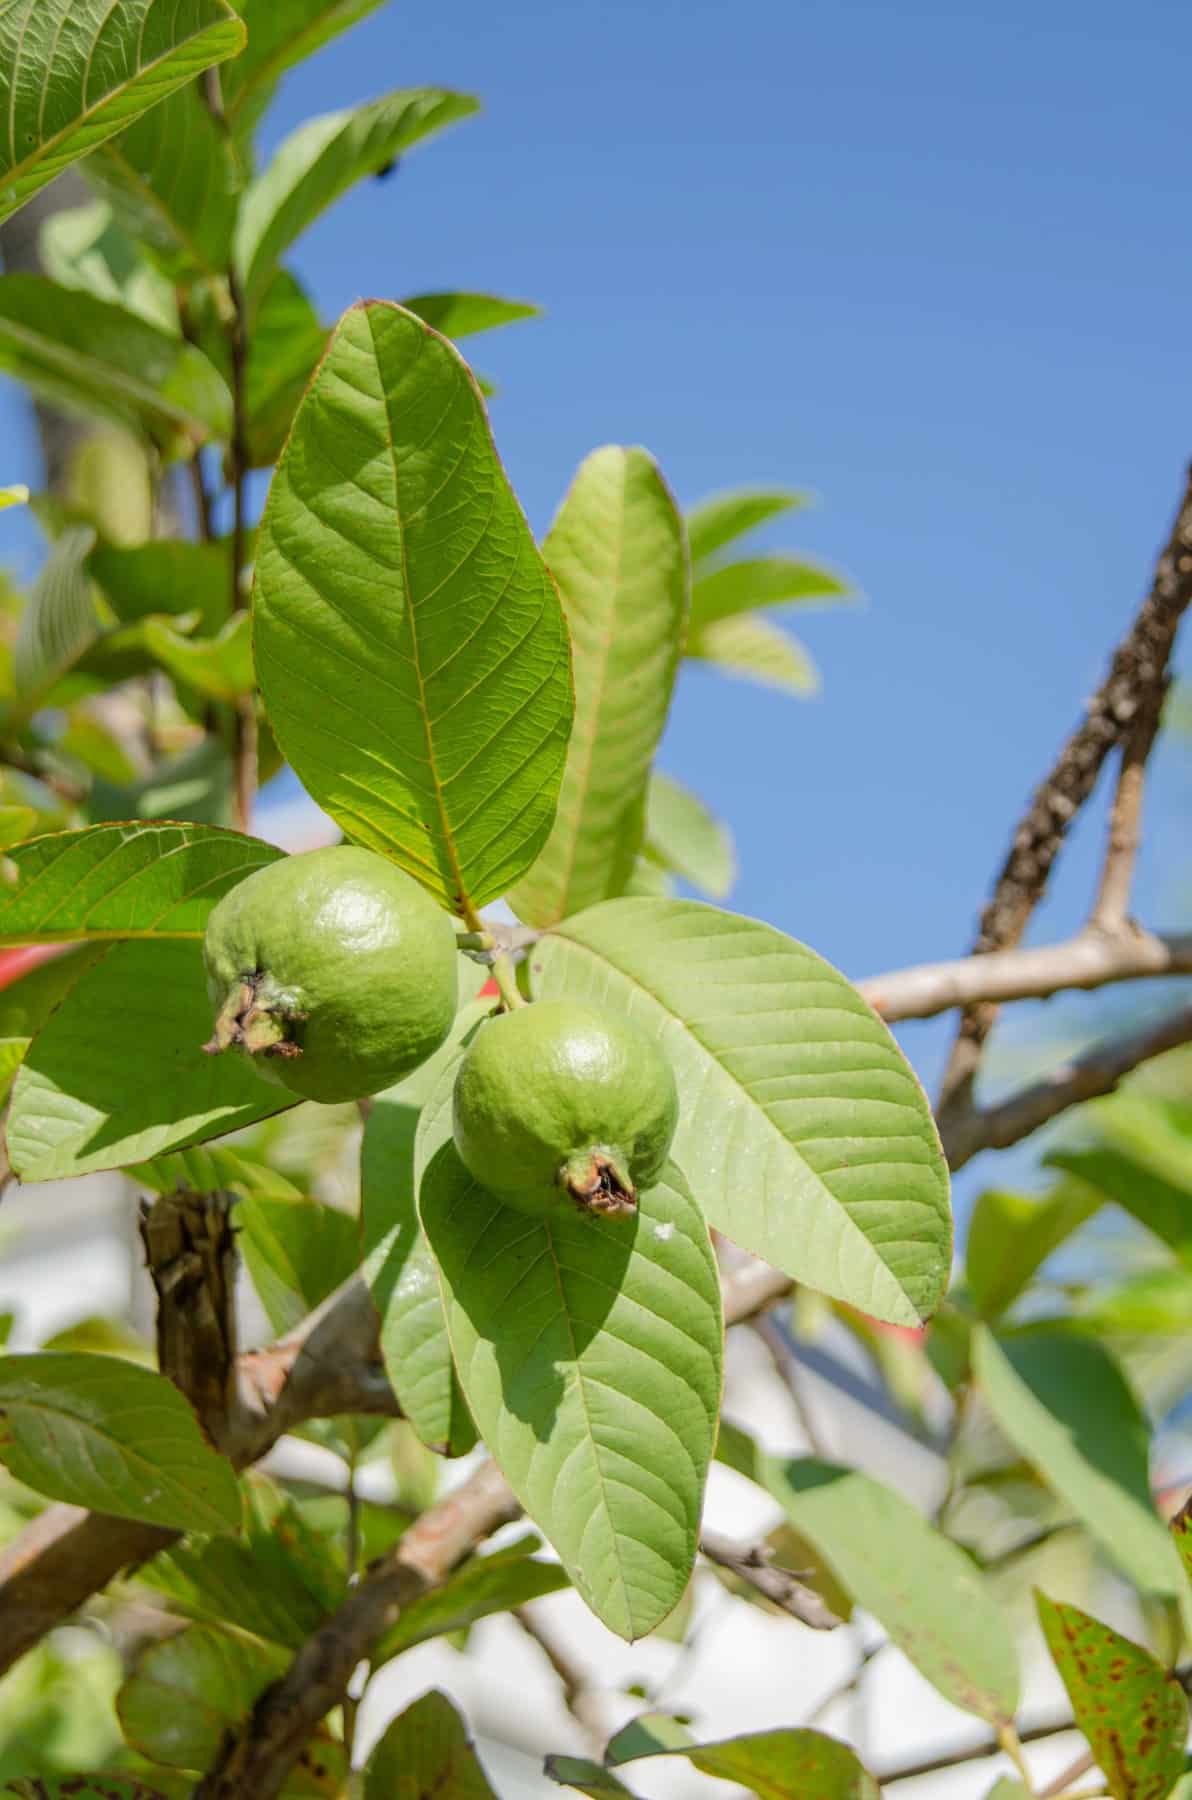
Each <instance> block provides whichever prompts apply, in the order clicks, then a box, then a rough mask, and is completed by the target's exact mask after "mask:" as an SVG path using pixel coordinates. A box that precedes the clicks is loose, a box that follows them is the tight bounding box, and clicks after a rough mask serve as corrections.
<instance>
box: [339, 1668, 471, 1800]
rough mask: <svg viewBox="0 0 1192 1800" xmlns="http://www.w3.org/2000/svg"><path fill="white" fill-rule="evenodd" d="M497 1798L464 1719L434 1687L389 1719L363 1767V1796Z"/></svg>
mask: <svg viewBox="0 0 1192 1800" xmlns="http://www.w3.org/2000/svg"><path fill="white" fill-rule="evenodd" d="M429 1794H433V1795H434V1796H435V1800H496V1796H495V1795H494V1793H493V1790H492V1788H491V1787H490V1786H489V1784H488V1781H487V1779H486V1777H485V1773H484V1770H483V1769H482V1768H481V1766H480V1761H479V1758H478V1757H477V1755H476V1752H475V1750H474V1749H473V1747H472V1740H471V1738H470V1737H469V1736H468V1733H467V1728H466V1727H465V1725H464V1722H463V1720H462V1719H461V1718H460V1716H459V1714H458V1713H457V1712H456V1710H455V1708H454V1707H453V1706H452V1704H451V1702H450V1700H449V1699H448V1698H447V1696H446V1694H441V1693H440V1692H439V1691H438V1689H437V1688H432V1689H431V1691H430V1693H428V1694H423V1696H422V1698H421V1699H420V1700H415V1702H414V1704H413V1705H412V1706H407V1708H406V1710H405V1712H404V1713H401V1714H399V1716H398V1717H397V1718H396V1719H394V1721H393V1723H392V1724H391V1725H390V1726H389V1728H388V1730H387V1731H386V1733H385V1735H384V1737H383V1738H382V1739H381V1741H380V1743H379V1744H378V1745H377V1746H376V1749H375V1750H374V1751H373V1753H372V1755H371V1756H370V1757H369V1759H368V1762H367V1764H366V1766H365V1770H364V1800H424V1797H425V1796H426V1795H429Z"/></svg>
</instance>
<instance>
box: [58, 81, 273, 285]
mask: <svg viewBox="0 0 1192 1800" xmlns="http://www.w3.org/2000/svg"><path fill="white" fill-rule="evenodd" d="M87 174H88V177H89V178H90V180H91V182H92V183H93V185H95V186H97V187H98V188H99V190H100V192H101V193H102V194H103V195H104V196H105V197H106V199H107V201H108V203H109V205H110V206H111V208H112V212H113V215H114V216H115V218H116V220H117V221H118V222H119V224H120V225H122V226H123V228H124V229H125V230H126V231H127V232H128V233H129V235H130V237H132V238H134V239H135V240H136V241H137V242H138V243H139V244H142V245H143V246H144V247H145V248H146V249H147V250H148V251H149V253H150V255H151V256H152V258H153V260H154V262H155V263H156V264H157V266H158V267H159V268H160V269H161V271H162V273H163V274H165V275H166V276H168V278H169V279H170V280H171V281H174V282H178V283H184V282H190V281H194V280H196V279H197V278H200V277H205V278H206V279H208V280H217V281H221V282H222V281H223V280H224V279H225V277H226V273H227V267H228V259H229V256H230V253H231V246H232V234H233V232H234V231H235V228H236V208H237V196H238V194H239V191H240V188H241V185H242V183H243V175H242V172H241V168H240V163H239V158H238V157H237V155H236V151H235V148H234V145H233V143H232V141H231V139H230V138H229V136H228V133H227V132H226V130H225V129H224V128H223V127H222V125H220V123H219V122H218V121H217V120H216V118H215V115H214V114H213V112H212V111H211V108H210V107H209V106H208V105H207V103H206V100H205V99H204V97H203V95H202V94H201V93H200V92H199V87H198V84H197V83H191V84H190V85H189V86H187V87H185V88H183V89H181V90H180V91H179V92H178V93H176V94H171V96H170V98H169V99H168V100H166V101H164V102H163V103H162V104H161V105H160V106H155V107H153V108H152V110H151V111H149V112H147V113H145V114H144V116H143V117H142V118H140V119H138V120H137V122H136V124H135V125H132V126H130V128H129V129H128V130H127V131H122V132H121V133H120V134H119V136H118V137H113V138H109V139H108V141H107V142H106V143H105V144H104V145H103V146H102V148H101V149H99V150H97V151H96V153H95V155H94V156H93V157H92V158H91V160H90V162H89V163H88V164H87Z"/></svg>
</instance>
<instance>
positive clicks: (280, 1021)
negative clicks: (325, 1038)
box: [203, 973, 306, 1058]
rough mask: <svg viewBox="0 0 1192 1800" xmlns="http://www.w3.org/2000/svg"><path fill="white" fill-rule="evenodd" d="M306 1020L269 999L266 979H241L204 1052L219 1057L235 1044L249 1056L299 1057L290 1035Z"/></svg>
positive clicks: (300, 1048) (276, 1001)
mask: <svg viewBox="0 0 1192 1800" xmlns="http://www.w3.org/2000/svg"><path fill="white" fill-rule="evenodd" d="M305 1017H306V1015H305V1013H301V1012H296V1011H295V1010H294V1009H293V1008H292V1007H288V1006H286V1005H285V1004H284V1003H283V1002H280V1001H278V1000H276V999H271V998H270V997H269V994H268V978H267V977H266V976H264V975H262V974H259V973H258V974H253V975H244V976H242V977H241V979H240V982H239V984H238V985H237V986H235V987H233V988H232V989H231V990H230V991H229V993H228V997H227V999H226V1000H225V1001H224V1003H223V1005H222V1006H221V1007H220V1009H219V1012H218V1013H217V1014H216V1019H215V1029H214V1031H213V1032H212V1034H211V1036H210V1038H208V1040H207V1042H206V1043H205V1044H204V1045H203V1049H204V1050H205V1051H206V1052H207V1054H208V1056H218V1055H219V1053H220V1051H221V1050H229V1049H231V1047H232V1045H233V1044H234V1045H235V1046H236V1047H237V1049H240V1050H244V1051H245V1052H247V1054H248V1055H249V1056H281V1057H287V1058H293V1057H296V1056H301V1055H302V1045H301V1044H299V1043H296V1042H295V1040H294V1038H293V1037H292V1036H291V1035H290V1033H291V1032H292V1031H293V1029H294V1027H295V1026H296V1025H300V1024H301V1023H302V1020H303V1019H304V1018H305Z"/></svg>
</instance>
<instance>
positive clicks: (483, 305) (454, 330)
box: [401, 293, 542, 338]
mask: <svg viewBox="0 0 1192 1800" xmlns="http://www.w3.org/2000/svg"><path fill="white" fill-rule="evenodd" d="M401 304H402V305H403V306H404V307H405V309H406V311H407V312H412V313H417V314H418V317H419V318H420V319H425V320H426V323H427V324H428V325H433V326H434V328H435V330H436V331H441V332H442V333H443V336H444V337H449V338H461V337H471V336H472V335H473V333H475V332H478V331H493V330H494V329H495V328H496V327H497V326H498V325H514V324H516V323H517V321H518V320H519V319H536V318H537V317H538V315H539V314H540V313H541V311H542V308H541V307H540V306H534V305H532V304H531V303H530V302H529V301H528V300H502V299H501V297H500V295H498V294H467V293H457V294H452V293H447V294H413V295H410V296H409V297H408V298H403V300H402V302H401Z"/></svg>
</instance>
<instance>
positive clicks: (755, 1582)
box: [699, 1531, 841, 1631]
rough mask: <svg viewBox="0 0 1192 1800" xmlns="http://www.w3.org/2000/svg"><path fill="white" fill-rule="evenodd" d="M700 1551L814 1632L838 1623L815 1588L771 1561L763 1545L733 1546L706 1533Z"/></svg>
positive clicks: (719, 1536)
mask: <svg viewBox="0 0 1192 1800" xmlns="http://www.w3.org/2000/svg"><path fill="white" fill-rule="evenodd" d="M699 1547H700V1549H701V1550H702V1551H703V1553H704V1555H705V1556H706V1557H707V1558H708V1561H709V1562H714V1563H716V1564H717V1565H718V1566H719V1567H720V1568H722V1569H727V1570H728V1571H729V1573H730V1574H733V1575H735V1576H737V1578H738V1580H740V1581H746V1582H748V1583H749V1586H750V1587H752V1588H756V1589H757V1591H758V1593H759V1594H762V1595H763V1596H764V1597H765V1598H766V1599H767V1600H769V1601H771V1602H772V1604H773V1605H775V1606H780V1607H781V1608H782V1610H783V1612H787V1613H790V1615H791V1617H792V1618H795V1619H799V1620H800V1621H801V1622H802V1623H803V1624H804V1625H809V1626H810V1627H811V1629H812V1630H813V1631H832V1630H834V1629H835V1627H836V1626H837V1625H839V1624H840V1623H841V1621H840V1620H839V1619H838V1618H837V1617H836V1614H835V1613H834V1612H833V1611H832V1609H831V1607H830V1606H829V1605H828V1603H827V1601H826V1600H824V1599H823V1598H822V1596H821V1595H819V1594H817V1593H816V1591H815V1589H814V1588H810V1587H808V1586H807V1584H806V1582H804V1581H800V1580H799V1577H798V1576H797V1575H796V1574H794V1572H793V1571H792V1570H790V1569H784V1568H782V1567H781V1566H780V1565H779V1564H778V1563H776V1562H775V1561H774V1559H773V1555H772V1553H771V1552H770V1550H769V1548H768V1547H767V1546H766V1545H765V1544H735V1543H733V1541H732V1539H731V1538H725V1537H721V1535H720V1533H719V1532H716V1531H705V1532H704V1534H703V1536H702V1537H701V1538H700V1541H699Z"/></svg>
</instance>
